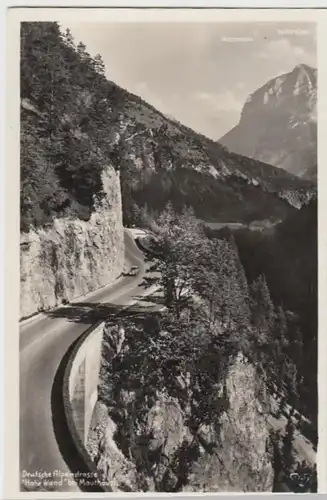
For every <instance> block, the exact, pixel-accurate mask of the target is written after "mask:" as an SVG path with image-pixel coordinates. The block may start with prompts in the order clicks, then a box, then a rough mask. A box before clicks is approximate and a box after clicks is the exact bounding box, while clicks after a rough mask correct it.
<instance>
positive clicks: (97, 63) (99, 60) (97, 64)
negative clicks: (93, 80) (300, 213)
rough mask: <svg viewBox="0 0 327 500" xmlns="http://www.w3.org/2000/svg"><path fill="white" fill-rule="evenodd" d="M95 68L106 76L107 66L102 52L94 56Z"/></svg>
mask: <svg viewBox="0 0 327 500" xmlns="http://www.w3.org/2000/svg"><path fill="white" fill-rule="evenodd" d="M94 69H95V71H96V72H97V73H98V74H99V75H102V76H104V74H105V70H106V67H105V64H104V62H103V59H102V57H101V55H100V54H96V56H95V57H94Z"/></svg>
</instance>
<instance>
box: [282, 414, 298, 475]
mask: <svg viewBox="0 0 327 500" xmlns="http://www.w3.org/2000/svg"><path fill="white" fill-rule="evenodd" d="M294 430H295V429H294V423H293V420H292V417H291V416H290V417H289V419H288V421H287V424H286V428H285V435H284V437H283V440H282V443H283V444H282V449H281V455H282V463H283V469H284V471H285V472H286V471H288V472H290V471H291V470H292V467H293V465H294V456H293V441H294ZM286 473H287V472H286Z"/></svg>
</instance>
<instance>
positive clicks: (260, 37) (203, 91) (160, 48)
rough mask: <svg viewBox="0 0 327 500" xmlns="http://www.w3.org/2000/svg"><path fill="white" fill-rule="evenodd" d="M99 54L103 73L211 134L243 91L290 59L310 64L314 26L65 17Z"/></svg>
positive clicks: (232, 118) (227, 123) (229, 123)
mask: <svg viewBox="0 0 327 500" xmlns="http://www.w3.org/2000/svg"><path fill="white" fill-rule="evenodd" d="M66 27H69V28H70V29H71V31H72V34H73V36H74V38H75V42H76V43H78V42H79V41H82V42H83V43H84V44H85V45H86V47H87V50H88V52H89V53H90V54H92V55H93V56H94V55H95V54H96V53H100V54H101V56H102V58H103V60H104V62H105V65H106V75H107V77H108V79H110V80H112V81H114V82H116V83H117V84H118V85H120V86H122V87H124V88H126V89H127V90H129V91H131V92H133V93H134V94H138V95H140V96H141V97H142V98H143V99H145V100H146V101H147V102H149V103H151V104H152V105H154V106H155V107H156V108H158V109H159V110H160V111H162V112H164V113H165V114H168V115H170V116H173V117H175V118H177V119H178V120H179V121H181V122H182V123H184V124H186V125H188V126H190V127H192V128H193V129H195V130H197V131H200V132H202V133H204V134H205V135H207V136H209V137H211V138H213V139H219V138H220V137H221V136H222V135H223V134H225V133H226V132H228V130H230V129H231V128H232V127H233V126H234V125H236V124H237V123H238V121H239V117H240V112H241V110H242V107H243V104H244V103H245V101H246V99H247V97H248V95H249V94H250V93H252V92H254V91H255V90H256V89H258V88H259V87H261V86H262V85H263V84H265V83H266V82H267V81H268V80H269V79H271V78H274V77H276V76H278V75H279V74H282V73H286V72H289V71H291V70H292V69H293V68H294V66H295V65H296V64H299V63H306V64H309V65H311V66H314V67H316V42H315V27H314V25H313V24H303V23H296V24H295V23H293V24H290V23H278V24H277V23H244V22H243V23H205V24H204V23H201V24H200V23H196V24H191V23H183V24H181V23H169V24H168V23H152V24H150V23H114V24H113V23H112V24H109V23H92V24H86V23H76V24H72V23H70V25H69V26H66V25H64V26H63V28H66Z"/></svg>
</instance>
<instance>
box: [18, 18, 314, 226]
mask: <svg viewBox="0 0 327 500" xmlns="http://www.w3.org/2000/svg"><path fill="white" fill-rule="evenodd" d="M21 35H22V42H21V99H22V106H21V180H22V184H21V212H22V218H21V224H22V229H24V230H26V229H27V228H28V226H29V225H30V224H33V225H34V226H37V225H43V224H45V223H47V222H49V221H50V220H51V219H52V218H53V217H54V216H57V217H58V216H59V217H60V216H63V215H67V214H72V215H74V214H75V215H77V216H78V217H80V218H83V219H88V218H89V216H90V213H91V212H92V207H93V204H94V195H97V197H98V198H99V197H101V189H102V188H101V179H100V177H101V171H102V168H103V166H104V165H105V164H106V163H110V164H113V165H115V168H116V169H120V171H121V181H122V195H123V209H124V218H125V222H126V223H130V222H131V221H133V220H134V218H135V210H136V211H137V209H138V208H142V209H143V208H144V205H145V204H147V207H148V209H149V211H150V212H157V213H158V212H160V211H162V210H163V209H164V206H165V205H166V203H167V202H168V201H169V200H170V201H172V203H173V205H174V207H175V208H176V209H177V210H182V208H183V207H184V206H192V207H193V208H194V209H195V212H196V214H197V216H199V217H201V218H204V219H207V220H228V221H232V220H236V221H237V220H246V221H247V220H254V219H258V218H273V219H274V220H279V219H281V218H283V217H284V216H285V215H286V214H287V213H289V212H290V211H291V210H292V207H293V206H295V207H299V206H301V205H302V203H303V202H304V201H306V200H308V199H309V198H310V197H311V196H313V195H314V194H315V186H314V184H313V183H311V182H310V181H305V180H301V179H297V178H295V177H293V176H292V175H290V174H288V173H287V172H285V171H283V170H281V169H276V168H274V167H271V166H270V165H266V164H264V163H260V162H257V161H255V160H249V159H248V158H246V157H242V156H240V155H236V154H232V153H229V152H228V151H227V150H226V149H225V148H223V147H222V146H221V145H219V144H217V143H216V142H214V141H211V140H209V139H208V138H206V137H204V136H202V135H201V134H197V133H195V132H194V131H192V130H191V129H189V128H187V127H185V126H183V125H181V124H180V123H178V122H176V121H173V120H169V119H167V118H166V117H165V116H164V115H163V114H161V113H160V112H158V111H157V110H155V109H154V108H153V107H151V106H150V105H148V104H147V103H145V102H144V101H142V100H141V99H140V98H139V97H137V96H134V95H132V94H130V93H129V92H127V91H125V90H124V89H121V88H120V87H118V86H117V85H115V84H114V83H112V82H109V81H108V80H107V79H106V78H105V76H104V65H103V61H102V59H101V56H100V55H97V56H95V57H94V58H93V57H91V56H90V55H89V54H88V52H87V50H86V47H85V45H83V44H82V43H75V42H74V40H73V39H72V36H71V34H70V32H69V31H68V32H67V33H66V34H65V35H63V34H62V33H61V31H60V27H59V25H58V24H57V23H43V22H42V23H22V28H21Z"/></svg>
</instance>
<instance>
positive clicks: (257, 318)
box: [250, 275, 274, 345]
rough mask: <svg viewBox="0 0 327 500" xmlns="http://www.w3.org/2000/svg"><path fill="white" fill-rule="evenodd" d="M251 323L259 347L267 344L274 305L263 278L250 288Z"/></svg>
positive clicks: (269, 339) (269, 337)
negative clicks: (256, 333) (256, 334)
mask: <svg viewBox="0 0 327 500" xmlns="http://www.w3.org/2000/svg"><path fill="white" fill-rule="evenodd" d="M250 295H251V312H252V322H253V324H254V326H255V327H256V329H257V331H258V338H257V341H258V343H259V345H266V344H269V342H270V341H271V330H272V326H273V322H274V305H273V302H272V300H271V298H270V293H269V289H268V285H267V282H266V279H265V277H264V276H262V275H261V276H259V277H258V279H256V280H255V281H254V282H253V283H252V285H251V287H250Z"/></svg>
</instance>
